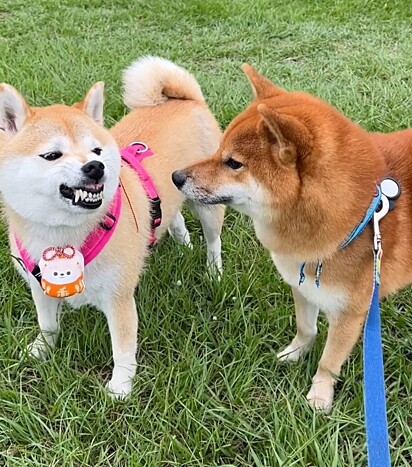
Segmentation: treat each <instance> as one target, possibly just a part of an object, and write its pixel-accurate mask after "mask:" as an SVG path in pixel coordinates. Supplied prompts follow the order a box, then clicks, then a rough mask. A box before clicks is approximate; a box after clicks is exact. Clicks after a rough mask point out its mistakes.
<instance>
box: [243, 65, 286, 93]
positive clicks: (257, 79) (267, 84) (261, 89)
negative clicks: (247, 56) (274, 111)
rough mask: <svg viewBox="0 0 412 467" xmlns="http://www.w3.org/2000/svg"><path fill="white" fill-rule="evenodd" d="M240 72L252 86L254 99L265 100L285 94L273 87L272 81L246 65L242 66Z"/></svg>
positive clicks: (282, 90)
mask: <svg viewBox="0 0 412 467" xmlns="http://www.w3.org/2000/svg"><path fill="white" fill-rule="evenodd" d="M242 70H243V72H244V73H245V75H246V76H247V78H248V80H249V82H250V85H251V86H252V91H253V94H254V96H255V98H256V99H267V98H268V97H274V96H278V95H280V94H286V91H285V90H284V89H281V88H278V87H277V86H275V85H274V84H273V83H272V81H270V80H268V79H267V78H265V77H264V76H262V75H261V74H259V73H258V72H257V71H256V70H255V69H254V68H253V67H251V66H250V65H248V64H247V63H245V64H244V65H242Z"/></svg>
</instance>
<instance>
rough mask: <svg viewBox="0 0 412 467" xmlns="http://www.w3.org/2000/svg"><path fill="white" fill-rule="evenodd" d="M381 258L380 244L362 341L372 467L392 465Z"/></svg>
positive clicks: (376, 253) (367, 432) (370, 465)
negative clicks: (382, 332)
mask: <svg viewBox="0 0 412 467" xmlns="http://www.w3.org/2000/svg"><path fill="white" fill-rule="evenodd" d="M381 255H382V250H381V248H380V245H379V249H378V250H374V269H375V271H374V281H373V292H372V300H371V304H370V308H369V312H368V316H367V318H366V324H365V330H364V340H363V365H364V368H363V378H364V404H365V425H366V445H367V450H368V466H369V467H389V466H390V465H391V460H390V455H389V437H388V421H387V418H386V397H385V379H384V374H383V355H382V339H381V320H380V312H379V283H380V260H381Z"/></svg>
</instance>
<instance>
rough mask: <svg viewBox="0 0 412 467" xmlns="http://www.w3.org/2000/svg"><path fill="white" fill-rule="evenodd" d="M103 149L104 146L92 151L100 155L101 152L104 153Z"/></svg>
mask: <svg viewBox="0 0 412 467" xmlns="http://www.w3.org/2000/svg"><path fill="white" fill-rule="evenodd" d="M102 151H103V149H102V148H94V149H92V152H94V153H95V154H97V155H98V156H100V154H101V153H102Z"/></svg>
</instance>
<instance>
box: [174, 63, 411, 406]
mask: <svg viewBox="0 0 412 467" xmlns="http://www.w3.org/2000/svg"><path fill="white" fill-rule="evenodd" d="M243 70H244V72H245V73H246V75H247V77H248V78H249V81H250V82H251V85H252V88H253V91H254V94H255V100H254V101H253V102H252V103H251V104H250V106H249V107H248V108H247V109H246V110H245V111H244V112H242V113H241V114H240V115H239V116H237V117H236V118H235V119H234V120H233V121H232V122H231V124H230V125H229V127H228V128H227V130H226V131H225V133H224V135H223V139H222V142H221V145H220V148H219V149H218V151H217V152H216V153H215V154H214V155H213V156H212V157H210V158H208V159H206V160H204V161H202V162H199V163H195V164H193V165H191V166H189V167H188V168H186V169H184V170H179V171H177V172H175V173H174V174H173V181H174V183H175V184H176V186H177V187H178V188H179V189H180V190H181V191H182V192H183V193H185V194H186V195H187V196H188V197H190V198H191V199H194V200H197V201H200V202H203V203H205V204H214V203H225V204H227V205H229V206H232V207H233V208H234V209H237V210H239V211H241V212H244V213H246V214H248V215H249V216H251V218H252V219H253V222H254V227H255V231H256V235H257V237H258V238H259V240H260V241H261V242H262V244H263V245H264V246H265V247H266V248H267V249H268V250H269V251H270V254H271V257H272V259H273V262H274V263H275V265H276V267H277V269H278V270H279V272H280V274H281V275H282V277H283V278H284V280H285V281H286V282H288V283H289V284H290V285H291V287H292V291H293V296H294V299H295V311H296V321H297V334H296V336H295V338H294V339H293V340H292V342H291V344H290V345H289V346H287V347H286V348H285V349H284V350H283V351H282V352H280V353H279V354H278V357H279V358H280V359H281V360H284V361H296V360H298V358H299V357H300V356H301V355H302V354H303V353H304V351H305V350H306V349H307V348H308V347H309V346H310V345H311V344H312V342H313V341H314V339H315V336H316V333H317V325H316V322H317V317H318V312H319V309H320V310H322V311H323V312H325V314H326V316H327V318H328V321H329V332H328V338H327V342H326V346H325V349H324V352H323V355H322V357H321V359H320V362H319V366H318V369H317V372H316V374H315V376H314V378H313V382H312V387H311V389H310V391H309V394H308V395H307V398H308V400H309V402H310V403H311V405H312V406H313V407H315V408H318V409H324V410H329V409H330V408H331V405H332V401H333V393H334V383H335V381H336V378H337V376H338V375H339V373H340V370H341V367H342V364H343V363H344V362H345V360H346V359H347V357H348V355H349V353H350V352H351V350H352V348H353V346H354V345H355V343H356V341H357V340H358V338H359V335H360V333H361V331H362V327H363V324H364V321H365V317H366V313H367V310H368V306H369V303H370V299H371V292H372V284H373V253H372V248H373V235H372V227H371V225H370V224H369V225H368V226H367V227H366V229H365V230H364V231H363V233H362V234H360V235H359V236H358V237H357V238H356V239H355V240H353V241H352V242H351V243H350V244H349V245H348V246H347V247H346V248H340V245H341V244H342V242H344V240H345V239H346V238H347V237H348V235H349V233H350V232H351V231H352V230H353V229H354V227H356V226H357V225H358V224H359V223H360V222H361V221H362V219H363V217H364V216H365V213H366V211H367V209H368V207H369V206H370V204H371V201H372V199H373V197H374V193H375V190H376V185H377V184H378V183H379V182H380V181H381V180H382V178H383V177H385V176H390V177H392V178H393V179H395V180H397V182H398V183H399V184H400V186H401V188H402V194H401V196H400V198H399V199H398V200H397V203H396V208H395V209H394V210H393V211H391V212H389V214H388V215H387V216H386V217H385V218H384V219H383V220H382V222H381V234H382V245H383V250H384V256H383V262H382V270H381V288H380V292H381V297H384V296H385V295H387V294H388V293H391V292H393V291H395V290H396V289H398V288H400V287H403V286H405V285H407V284H408V283H410V282H411V281H412V253H411V248H410V246H411V244H412V215H411V212H412V199H411V190H412V130H405V131H400V132H396V133H391V134H369V133H367V132H366V131H365V130H363V129H362V128H360V127H359V126H357V125H356V124H354V123H353V122H351V121H350V120H349V119H347V118H346V117H344V116H343V115H342V114H340V113H339V112H338V111H337V110H336V109H335V108H333V107H332V106H330V105H328V104H327V103H325V102H323V101H321V100H320V99H318V98H316V97H314V96H311V95H309V94H306V93H303V92H287V91H285V90H283V89H280V88H278V87H276V86H275V85H274V84H273V83H272V82H270V81H269V80H268V79H266V78H264V77H263V76H261V75H259V74H258V73H257V72H256V71H255V70H254V69H253V68H252V67H250V66H248V65H244V66H243ZM320 262H321V264H322V265H323V269H322V274H321V275H320V276H319V275H318V276H317V274H316V269H317V267H318V264H320ZM302 265H304V274H305V279H304V281H303V282H302V277H301V272H302ZM318 273H319V271H318ZM315 276H317V277H318V278H319V279H320V283H318V284H316V280H315V279H316V277H315ZM317 285H319V287H318V286H317Z"/></svg>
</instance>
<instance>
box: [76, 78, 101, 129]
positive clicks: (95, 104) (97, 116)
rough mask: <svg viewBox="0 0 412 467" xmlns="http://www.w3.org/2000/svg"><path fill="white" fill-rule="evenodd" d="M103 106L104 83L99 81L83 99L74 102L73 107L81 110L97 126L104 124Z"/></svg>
mask: <svg viewBox="0 0 412 467" xmlns="http://www.w3.org/2000/svg"><path fill="white" fill-rule="evenodd" d="M103 106H104V83H103V81H99V82H98V83H95V84H94V85H93V86H92V87H91V88H90V90H89V92H88V93H87V94H86V95H85V97H84V99H83V100H82V101H80V102H76V104H74V105H73V107H76V108H77V109H80V110H83V112H86V113H87V115H88V116H89V117H91V118H92V119H93V120H94V121H95V122H96V123H98V124H99V125H103V124H104V117H103Z"/></svg>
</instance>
